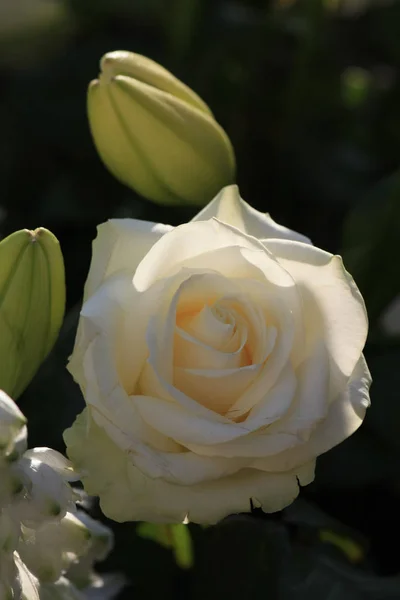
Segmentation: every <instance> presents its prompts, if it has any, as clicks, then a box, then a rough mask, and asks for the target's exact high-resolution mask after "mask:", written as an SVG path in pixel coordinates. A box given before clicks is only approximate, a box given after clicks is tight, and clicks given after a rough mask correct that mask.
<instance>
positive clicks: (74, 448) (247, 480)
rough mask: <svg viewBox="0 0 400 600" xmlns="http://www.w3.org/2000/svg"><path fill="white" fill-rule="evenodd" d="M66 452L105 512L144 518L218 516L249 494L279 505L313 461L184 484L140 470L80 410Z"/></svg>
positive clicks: (268, 506)
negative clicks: (284, 469) (284, 468)
mask: <svg viewBox="0 0 400 600" xmlns="http://www.w3.org/2000/svg"><path fill="white" fill-rule="evenodd" d="M64 439H65V442H66V444H67V447H68V455H69V456H70V458H71V459H72V460H73V461H74V462H75V463H76V464H77V466H78V468H79V469H80V470H81V471H83V472H86V473H87V476H85V477H83V482H84V486H85V489H86V491H87V492H88V493H89V494H93V495H99V496H100V504H101V507H102V510H103V512H104V514H106V515H107V516H108V517H110V518H111V519H114V520H116V521H119V522H123V521H129V520H148V521H153V522H154V521H158V522H167V523H168V522H169V523H174V522H182V521H183V520H184V519H185V517H188V518H189V520H190V521H192V522H194V523H204V524H206V523H210V524H211V523H216V522H217V521H219V520H220V519H222V518H223V517H225V516H227V515H229V514H234V513H237V512H243V511H249V510H250V499H254V500H255V501H256V502H257V504H261V505H262V508H263V510H265V511H266V512H274V511H277V510H281V509H283V508H284V507H285V506H287V505H288V504H290V503H291V502H292V501H293V500H294V499H295V497H296V496H297V494H298V492H299V488H298V483H297V478H298V477H299V479H300V481H305V482H307V483H308V482H309V481H310V480H311V478H312V476H313V463H311V464H310V465H305V466H302V467H300V468H299V469H298V470H297V471H292V472H288V473H279V474H272V473H267V472H263V471H260V470H257V469H243V470H241V471H239V472H238V473H236V474H234V475H231V476H228V477H223V478H221V479H217V480H214V481H208V482H206V483H201V484H200V483H199V484H194V485H189V486H180V485H173V484H171V483H168V482H166V481H163V480H162V479H159V478H157V479H152V478H150V477H147V476H145V475H143V474H142V473H141V472H140V471H139V469H137V468H135V467H134V466H133V464H132V463H131V462H130V460H129V457H128V455H127V454H126V453H124V452H123V451H121V450H120V449H119V448H118V447H117V446H116V445H115V444H114V443H113V442H112V441H111V440H110V439H109V438H108V437H107V436H106V434H105V433H104V432H103V431H102V430H101V429H100V428H99V427H97V426H96V425H95V424H94V423H93V422H91V423H90V426H88V423H87V413H86V411H84V413H82V414H81V415H80V416H79V417H78V418H77V420H76V421H75V423H74V425H73V426H72V427H71V428H70V429H68V430H67V431H65V432H64Z"/></svg>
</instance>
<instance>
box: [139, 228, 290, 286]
mask: <svg viewBox="0 0 400 600" xmlns="http://www.w3.org/2000/svg"><path fill="white" fill-rule="evenodd" d="M237 246H239V248H240V251H241V253H244V252H246V251H247V252H246V256H245V262H244V263H243V261H241V262H242V264H244V265H245V269H246V272H247V275H249V274H250V273H251V272H255V269H254V268H253V269H252V268H251V267H252V265H253V266H254V267H256V269H258V270H260V266H261V271H262V274H263V275H264V278H265V279H266V281H270V282H271V283H272V284H274V285H280V286H282V287H288V286H289V287H290V286H293V280H292V278H291V276H290V275H289V274H288V273H287V272H286V271H285V270H284V269H283V268H282V267H281V266H280V265H279V263H278V262H277V261H275V259H274V258H273V256H272V254H270V253H269V251H268V250H266V248H265V246H263V245H262V244H261V242H259V241H258V240H256V239H255V238H253V237H250V236H248V235H246V234H245V233H243V232H241V231H239V230H238V229H235V228H234V227H232V226H230V225H226V224H225V223H221V222H220V221H217V220H216V219H212V220H211V221H199V222H196V223H193V222H191V223H185V224H184V225H180V226H179V227H176V228H175V229H174V230H173V231H171V232H170V233H167V234H166V235H165V236H163V237H161V238H160V239H159V241H158V242H157V243H156V244H154V246H153V247H152V248H151V250H150V251H149V252H148V253H147V254H146V256H145V257H144V258H143V260H142V262H141V263H140V265H139V266H138V268H137V270H136V273H135V276H134V285H135V287H136V288H137V289H138V290H141V291H143V290H146V289H148V288H149V286H150V285H151V284H152V283H154V282H155V281H156V280H157V279H160V278H165V277H168V276H171V275H174V274H175V273H176V272H177V271H178V270H179V269H182V267H192V268H201V269H206V270H207V269H212V270H214V271H215V270H220V271H221V272H223V274H225V275H227V274H231V270H232V268H235V269H237V267H236V265H235V259H234V255H235V253H237V249H235V247H237ZM226 248H227V249H228V250H227V251H225V253H223V250H224V249H226ZM214 252H216V254H215V255H214ZM200 257H201V258H200ZM196 259H197V262H196ZM218 259H219V260H220V261H221V260H222V261H223V262H222V265H218V262H217V261H218ZM218 266H219V268H218ZM226 270H228V271H229V273H226ZM260 275H261V274H260ZM260 275H259V277H260Z"/></svg>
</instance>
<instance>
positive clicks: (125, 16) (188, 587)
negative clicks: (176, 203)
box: [0, 0, 400, 600]
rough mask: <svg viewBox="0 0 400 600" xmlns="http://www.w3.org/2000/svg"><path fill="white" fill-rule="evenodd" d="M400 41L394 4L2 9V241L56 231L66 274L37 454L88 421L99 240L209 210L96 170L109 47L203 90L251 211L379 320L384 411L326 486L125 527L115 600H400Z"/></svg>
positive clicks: (95, 1) (39, 389) (56, 2)
mask: <svg viewBox="0 0 400 600" xmlns="http://www.w3.org/2000/svg"><path fill="white" fill-rule="evenodd" d="M399 32H400V2H398V1H397V2H396V1H395V0H393V1H389V0H387V1H385V0H324V1H322V0H276V1H275V2H274V1H272V0H270V1H268V0H236V1H235V0H113V1H111V0H1V1H0V84H1V85H0V130H1V136H0V189H1V197H0V233H1V235H2V236H5V235H7V234H9V233H11V232H12V231H14V230H16V229H20V228H23V227H28V228H35V227H38V226H44V227H47V228H49V229H51V230H52V231H53V232H54V233H55V234H56V235H57V237H58V238H59V240H60V242H61V246H62V250H63V253H64V257H65V263H66V277H67V296H68V297H67V308H68V312H67V316H66V319H65V323H64V326H63V328H62V331H61V335H60V338H59V341H58V343H57V345H56V347H55V349H54V350H53V352H52V353H51V355H50V356H49V358H48V359H47V361H46V362H45V363H44V365H43V366H42V368H41V369H40V371H39V373H38V374H37V376H36V377H35V379H34V380H33V382H32V383H31V384H30V386H29V387H28V389H27V390H26V392H25V393H24V394H23V396H22V397H21V399H20V406H21V408H22V410H23V411H24V412H25V414H26V415H27V417H28V418H29V423H30V444H31V445H39V446H44V445H49V446H52V447H54V448H58V449H61V450H63V445H62V437H61V435H62V431H63V430H64V429H65V428H66V427H67V426H69V425H70V424H71V422H72V421H73V419H74V417H75V415H76V413H77V412H78V411H80V409H81V407H82V403H83V402H82V398H81V396H80V393H79V391H78V389H77V386H76V385H75V384H74V383H73V382H72V380H71V378H70V376H69V375H68V373H67V372H66V371H65V363H66V359H67V356H68V354H69V353H70V351H71V349H72V344H73V340H74V334H75V329H76V324H77V317H78V313H79V308H80V301H81V295H82V289H83V284H84V281H85V277H86V274H87V270H88V266H89V260H90V254H91V240H92V239H93V238H94V237H95V228H96V225H97V224H98V223H100V222H102V221H104V220H106V219H108V218H110V217H136V218H141V219H148V220H154V221H162V222H166V223H172V224H178V223H181V222H183V221H185V220H187V219H188V218H190V217H191V216H193V215H194V214H195V212H196V210H195V209H193V208H188V207H181V208H168V207H160V206H155V205H152V204H151V203H149V202H148V201H146V200H144V199H143V198H140V197H138V196H137V195H136V194H135V193H134V192H133V191H131V190H130V189H128V188H126V187H124V186H122V185H121V184H119V183H118V182H117V181H116V180H115V179H113V177H112V176H111V175H110V174H109V173H108V172H107V171H106V169H105V168H104V166H103V165H102V163H101V161H100V160H99V158H98V156H97V154H96V152H95V149H94V146H93V144H92V141H91V138H90V134H89V128H88V123H87V118H86V89H87V85H88V83H89V81H90V80H91V79H93V78H95V77H96V76H97V74H98V62H99V59H100V57H101V56H102V55H103V54H104V53H105V52H108V51H111V50H116V49H126V50H131V51H134V52H137V53H141V54H145V55H147V56H149V57H150V58H152V59H154V60H156V61H158V62H160V63H161V64H163V65H164V66H165V67H167V68H168V69H170V70H171V71H172V72H173V73H174V74H175V75H177V76H178V77H179V78H180V79H182V80H183V81H185V82H186V83H187V84H188V85H190V86H191V87H192V88H193V89H194V90H195V91H196V92H197V93H199V94H200V95H201V96H202V97H203V98H204V100H205V101H206V102H207V103H208V104H209V105H210V107H211V108H212V110H213V112H214V114H215V116H216V118H217V120H218V121H219V122H220V123H221V124H222V125H223V127H224V128H225V129H226V131H227V133H228V134H229V136H230V138H231V140H232V142H233V145H234V147H235V150H236V154H237V162H238V183H239V186H240V189H241V192H242V196H243V197H244V198H245V199H246V200H247V201H248V202H250V203H251V204H252V205H253V206H255V207H256V208H258V209H259V210H263V211H269V212H271V214H272V215H273V217H274V218H275V219H276V220H277V221H278V222H280V223H283V224H285V225H287V226H288V227H291V228H293V229H296V230H298V231H301V232H302V233H304V234H306V235H308V236H309V237H310V238H311V239H312V240H313V242H314V243H315V244H316V245H318V246H320V247H322V248H325V249H327V250H329V251H331V252H337V253H340V254H342V255H343V257H344V260H345V264H346V266H347V268H348V270H349V271H350V272H351V273H352V274H353V275H354V277H355V280H356V282H357V283H358V285H359V287H360V289H361V291H362V293H363V294H364V297H365V300H366V304H367V308H368V311H369V315H370V336H369V341H368V344H367V348H366V356H367V359H368V362H369V365H370V368H371V371H372V375H373V378H374V384H373V388H372V408H371V409H370V410H369V412H368V416H367V419H366V421H365V424H364V425H363V426H362V428H361V429H360V430H359V431H358V432H357V433H356V434H355V435H354V436H352V437H351V438H350V439H349V440H347V441H346V442H344V443H343V444H342V445H341V446H339V447H338V448H336V449H334V450H332V451H331V452H329V453H328V454H326V455H325V456H323V457H321V458H320V459H319V460H318V468H317V476H316V480H315V483H313V484H312V485H310V486H309V487H307V488H305V489H303V490H302V493H301V498H300V499H299V500H298V501H296V502H295V503H294V505H293V506H292V507H290V508H289V509H287V510H285V511H283V512H282V513H280V514H278V515H274V516H273V517H271V516H264V515H262V514H261V512H260V511H259V510H258V509H255V510H254V511H253V515H252V516H251V517H248V516H244V515H240V516H232V517H230V518H228V519H226V520H224V521H223V522H222V523H220V524H219V525H218V526H216V527H209V528H200V527H196V526H194V527H193V526H189V528H183V527H184V526H179V528H178V529H168V528H165V527H164V528H159V527H156V526H151V525H146V526H139V528H137V526H135V525H134V524H124V525H117V524H113V528H114V530H115V533H116V539H117V545H116V549H115V551H114V553H113V555H112V556H111V558H110V559H109V561H108V563H106V564H105V565H102V566H101V568H103V569H106V570H109V569H117V570H120V571H123V572H125V573H126V574H127V576H128V577H129V580H130V582H131V587H129V588H127V589H126V590H125V591H124V592H123V594H122V596H121V598H133V597H134V598H137V599H138V600H139V599H140V600H142V599H146V600H147V599H153V598H159V597H160V595H161V596H162V597H163V598H174V599H179V598H193V599H195V600H197V599H201V600H203V599H204V598H205V597H207V598H208V600H212V599H213V598H218V599H219V600H220V599H221V598H241V599H243V598H246V599H247V598H248V599H253V598H257V599H258V598H260V599H261V598H263V599H265V598H268V599H275V598H279V599H281V598H282V599H283V600H291V599H292V598H296V599H299V600H302V599H303V598H304V599H306V598H307V600H350V599H355V600H362V599H371V600H375V599H386V598H388V599H389V598H400V558H399V553H398V550H397V549H398V545H399V539H400V510H399V507H400V435H399V432H400V397H399V389H400V337H399V336H400V316H399V313H400V303H399V300H398V299H397V304H396V298H397V297H398V295H399V294H400V266H399V265H400V243H399V240H400V169H399V161H400V108H399V107H400V72H399V66H400V35H399ZM93 510H94V512H96V511H97V510H98V509H96V507H94V508H93ZM182 528H183V529H182ZM189 530H190V533H191V536H192V540H193V546H192V545H191V542H190V537H189V536H188V532H189Z"/></svg>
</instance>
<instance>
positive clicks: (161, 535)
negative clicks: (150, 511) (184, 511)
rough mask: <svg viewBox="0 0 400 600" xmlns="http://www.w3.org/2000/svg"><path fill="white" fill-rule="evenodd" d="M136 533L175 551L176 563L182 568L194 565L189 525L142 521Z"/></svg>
mask: <svg viewBox="0 0 400 600" xmlns="http://www.w3.org/2000/svg"><path fill="white" fill-rule="evenodd" d="M136 533H137V534H138V535H139V536H140V537H142V538H145V539H149V540H153V541H154V542H156V543H157V544H160V545H161V546H163V547H164V548H170V549H171V550H172V551H173V553H174V556H175V561H176V564H177V565H178V567H180V568H181V569H190V568H191V567H192V566H193V545H192V539H191V536H190V530H189V528H188V526H187V525H184V524H183V523H177V524H156V523H140V524H139V525H138V526H137V528H136Z"/></svg>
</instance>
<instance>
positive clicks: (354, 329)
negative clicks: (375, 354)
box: [65, 186, 370, 523]
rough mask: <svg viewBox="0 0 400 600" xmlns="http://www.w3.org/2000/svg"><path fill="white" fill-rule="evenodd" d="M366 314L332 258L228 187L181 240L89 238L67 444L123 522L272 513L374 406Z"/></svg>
mask: <svg viewBox="0 0 400 600" xmlns="http://www.w3.org/2000/svg"><path fill="white" fill-rule="evenodd" d="M367 328H368V325H367V315H366V312H365V306H364V302H363V299H362V297H361V295H360V293H359V291H358V289H357V287H356V285H355V284H354V281H353V279H352V278H351V276H350V275H349V274H348V273H347V272H346V271H345V269H344V267H343V264H342V261H341V259H340V257H338V256H333V255H332V254H329V253H327V252H324V251H323V250H320V249H318V248H315V247H314V246H312V245H311V243H310V242H309V240H307V239H306V238H304V237H303V236H300V235H299V234H297V233H295V232H293V231H290V230H288V229H286V228H284V227H281V226H279V225H277V224H276V223H275V222H274V221H273V220H272V219H271V218H270V217H269V216H268V215H263V214H261V213H259V212H258V211H256V210H254V209H253V208H251V207H250V206H249V205H247V204H246V203H245V202H243V201H242V200H241V199H240V196H239V193H238V190H237V188H236V187H235V186H231V187H228V188H225V189H224V190H222V192H221V193H220V194H219V195H218V196H217V198H215V199H214V200H213V202H211V204H210V205H209V206H207V207H206V208H205V209H204V210H203V211H202V212H201V213H200V214H199V215H198V216H197V217H196V218H195V219H194V220H193V221H192V222H190V223H186V224H185V225H181V226H180V227H176V228H175V229H174V228H172V227H169V226H165V225H159V224H154V223H148V222H143V221H136V220H132V219H122V220H111V221H109V222H107V223H105V224H103V225H101V226H100V227H99V231H98V237H97V239H96V240H95V242H94V246H93V259H92V264H91V268H90V272H89V276H88V280H87V283H86V287H85V297H84V304H83V308H82V312H81V319H80V324H79V329H78V335H77V340H76V344H75V349H74V352H73V355H72V357H71V362H70V365H69V368H70V371H71V373H72V374H73V375H74V377H75V379H76V381H77V382H78V383H79V385H80V386H81V389H82V391H83V394H84V396H85V400H86V404H87V408H86V409H85V411H84V412H83V413H82V415H80V416H79V417H78V419H77V421H76V422H75V424H74V425H73V427H72V428H71V429H70V430H68V431H67V432H66V434H65V439H66V443H67V446H68V452H69V456H70V457H71V458H72V460H73V461H75V462H76V465H77V467H78V468H79V470H80V471H81V472H83V473H84V477H83V481H84V485H85V488H86V490H87V491H88V492H89V493H90V494H96V495H99V496H100V500H101V504H102V508H103V510H104V512H105V514H107V515H108V516H109V517H111V518H112V519H115V520H117V521H125V520H147V521H170V522H176V521H182V520H183V519H184V518H185V517H187V518H188V519H189V520H191V521H194V522H197V523H214V522H216V521H217V520H219V519H221V518H223V517H224V516H226V515H228V514H231V513H235V512H243V511H248V510H249V509H250V505H251V501H252V502H253V503H254V504H255V505H256V506H261V507H262V508H263V510H264V511H267V512H273V511H277V510H280V509H282V508H284V507H285V506H286V505H288V504H289V503H291V502H292V501H293V500H294V498H295V497H296V496H297V494H298V492H299V484H300V485H306V484H308V483H310V482H311V481H312V480H313V478H314V467H315V459H316V457H317V456H318V455H319V454H321V453H323V452H325V451H327V450H329V449H330V448H332V446H334V445H336V444H338V443H339V442H341V441H342V440H343V439H345V438H346V437H348V436H349V435H351V434H352V433H353V432H354V431H355V430H356V429H357V428H358V427H359V425H360V424H361V422H362V420H363V417H364V414H365V410H366V408H367V406H368V404H369V396H368V388H369V385H370V375H369V372H368V368H367V366H366V364H365V361H364V358H363V355H362V350H363V347H364V343H365V340H366V335H367Z"/></svg>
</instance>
